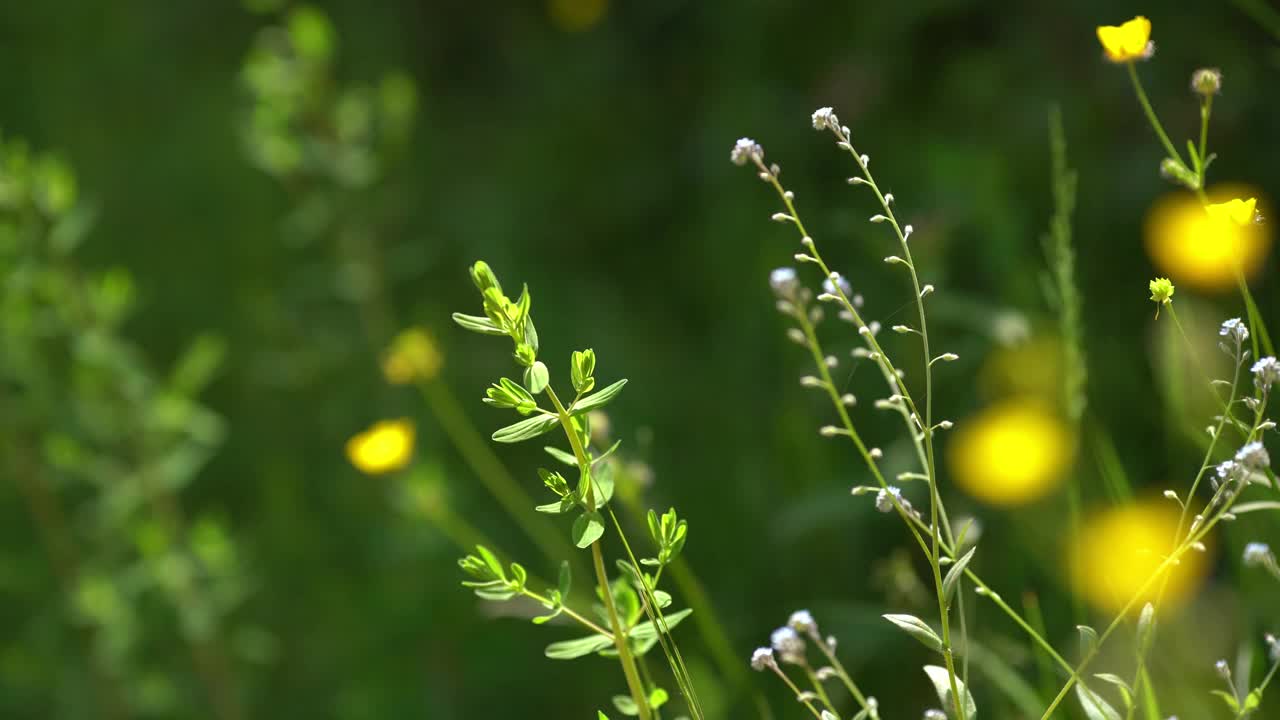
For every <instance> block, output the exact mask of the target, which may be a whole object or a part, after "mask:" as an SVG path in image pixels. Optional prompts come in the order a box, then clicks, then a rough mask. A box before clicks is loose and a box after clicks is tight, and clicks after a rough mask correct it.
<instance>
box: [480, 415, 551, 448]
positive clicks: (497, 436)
mask: <svg viewBox="0 0 1280 720" xmlns="http://www.w3.org/2000/svg"><path fill="white" fill-rule="evenodd" d="M559 423H560V419H559V418H557V417H556V416H555V415H535V416H534V417H531V418H526V419H524V420H521V421H520V422H518V423H516V424H514V425H508V426H506V427H504V428H502V429H501V430H499V431H497V432H495V433H494V434H493V439H494V441H496V442H500V443H518V442H523V441H525V440H531V439H533V438H536V437H538V436H539V435H543V434H545V433H547V432H550V431H551V429H552V428H554V427H555V426H556V425H558V424H559Z"/></svg>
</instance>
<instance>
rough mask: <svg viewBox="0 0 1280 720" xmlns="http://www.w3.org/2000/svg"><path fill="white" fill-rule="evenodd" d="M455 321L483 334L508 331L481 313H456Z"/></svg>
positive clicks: (465, 327)
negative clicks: (481, 315)
mask: <svg viewBox="0 0 1280 720" xmlns="http://www.w3.org/2000/svg"><path fill="white" fill-rule="evenodd" d="M453 321H454V322H456V323H458V325H459V326H461V327H462V328H463V329H465V330H470V331H471V332H478V333H480V334H482V335H506V334H507V332H506V331H505V330H503V329H502V328H500V327H498V326H497V324H496V323H494V322H493V321H492V320H490V319H489V318H487V317H480V316H479V315H463V314H462V313H454V314H453Z"/></svg>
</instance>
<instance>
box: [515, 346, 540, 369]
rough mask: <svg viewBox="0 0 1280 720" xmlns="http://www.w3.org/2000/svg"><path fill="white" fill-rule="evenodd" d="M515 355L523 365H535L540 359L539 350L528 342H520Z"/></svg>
mask: <svg viewBox="0 0 1280 720" xmlns="http://www.w3.org/2000/svg"><path fill="white" fill-rule="evenodd" d="M515 357H516V362H518V363H520V366H521V367H533V364H534V363H535V362H537V361H538V351H537V350H534V349H533V346H532V345H530V344H528V343H519V344H517V345H516V353H515Z"/></svg>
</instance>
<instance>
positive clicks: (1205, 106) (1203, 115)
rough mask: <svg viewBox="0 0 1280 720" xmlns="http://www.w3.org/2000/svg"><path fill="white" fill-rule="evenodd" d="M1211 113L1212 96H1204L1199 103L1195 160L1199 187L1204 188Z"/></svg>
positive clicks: (1207, 162) (1207, 163)
mask: <svg viewBox="0 0 1280 720" xmlns="http://www.w3.org/2000/svg"><path fill="white" fill-rule="evenodd" d="M1212 112H1213V95H1212V94H1210V95H1205V96H1204V100H1202V101H1201V102H1200V157H1199V158H1197V160H1196V174H1197V176H1198V177H1199V179H1200V187H1201V188H1203V187H1204V173H1205V169H1206V168H1207V167H1208V165H1209V156H1208V155H1207V154H1206V153H1207V146H1208V141H1209V115H1210V113H1212Z"/></svg>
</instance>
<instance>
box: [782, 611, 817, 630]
mask: <svg viewBox="0 0 1280 720" xmlns="http://www.w3.org/2000/svg"><path fill="white" fill-rule="evenodd" d="M787 626H788V627H790V628H791V629H792V630H795V631H796V632H798V633H803V634H805V635H809V634H810V633H815V632H817V631H818V623H817V622H815V621H814V619H813V615H811V614H810V613H809V611H808V610H797V611H795V612H793V613H791V617H790V618H787Z"/></svg>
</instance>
